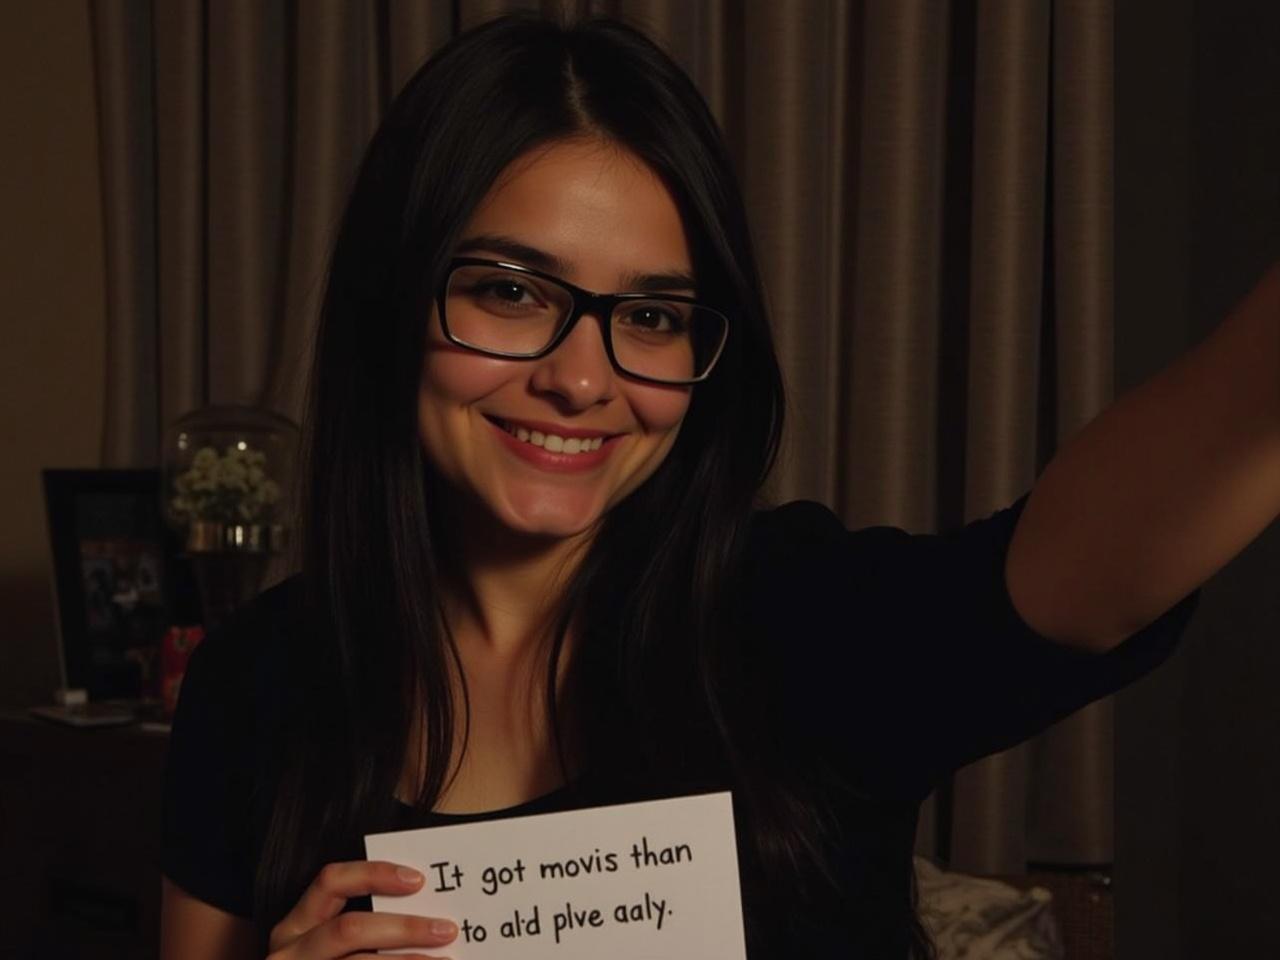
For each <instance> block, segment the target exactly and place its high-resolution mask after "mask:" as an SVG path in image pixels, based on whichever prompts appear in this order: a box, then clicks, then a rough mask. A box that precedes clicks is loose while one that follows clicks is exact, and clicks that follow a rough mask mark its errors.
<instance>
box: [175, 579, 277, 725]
mask: <svg viewBox="0 0 1280 960" xmlns="http://www.w3.org/2000/svg"><path fill="white" fill-rule="evenodd" d="M299 598H300V581H299V578H298V577H297V576H292V577H289V578H287V579H285V580H283V581H281V582H280V583H277V584H276V585H274V586H272V587H270V588H268V589H267V590H264V591H263V592H262V593H260V594H258V596H256V597H254V598H253V599H252V600H250V601H249V602H248V603H246V604H245V605H244V606H242V607H240V608H239V609H238V610H236V611H235V612H234V613H232V614H231V615H230V616H228V617H227V619H226V620H224V621H223V622H222V623H220V624H218V625H217V626H216V627H214V628H213V629H211V630H210V631H209V634H208V636H206V637H205V639H204V640H203V641H202V642H201V643H200V645H199V646H198V647H196V650H195V652H194V653H193V654H192V656H191V661H190V663H189V664H188V667H187V673H186V677H185V678H184V679H183V684H182V686H183V691H182V692H183V695H184V697H187V698H188V699H189V698H192V697H197V696H198V697H199V698H200V699H205V698H206V697H209V698H216V699H218V700H220V701H222V702H223V704H224V706H231V705H233V704H234V705H237V706H242V707H247V706H250V705H251V704H256V703H258V702H261V700H262V698H263V697H264V696H265V697H266V698H267V699H268V700H270V699H271V691H272V690H273V689H278V688H279V686H280V684H281V683H282V682H283V678H284V677H285V676H286V675H287V673H288V664H289V646H290V639H291V637H292V633H293V630H292V624H293V623H294V621H295V620H296V616H297V610H298V604H299ZM189 687H190V688H192V689H190V691H189V690H188V688H189ZM188 694H189V696H188Z"/></svg>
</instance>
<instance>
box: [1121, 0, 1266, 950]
mask: <svg viewBox="0 0 1280 960" xmlns="http://www.w3.org/2000/svg"><path fill="white" fill-rule="evenodd" d="M1116 8H1117V9H1116V33H1117V40H1116V69H1117V77H1116V86H1117V91H1116V93H1117V101H1116V177H1117V210H1116V240H1117V251H1116V278H1117V294H1116V312H1117V316H1116V389H1117V391H1122V390H1124V389H1127V388H1128V387H1130V386H1132V385H1134V384H1136V383H1138V382H1141V380H1143V379H1145V378H1146V377H1148V376H1150V375H1151V374H1152V373H1154V372H1155V371H1156V370H1158V369H1160V368H1161V367H1162V366H1164V365H1165V364H1166V363H1168V362H1169V360H1171V359H1172V358H1173V357H1174V356H1176V355H1177V354H1178V353H1180V352H1181V351H1183V350H1185V349H1187V348H1188V347H1190V346H1191V345H1193V344H1195V343H1196V342H1198V341H1199V340H1201V339H1202V338H1203V337H1204V336H1205V335H1206V334H1207V333H1208V332H1209V331H1210V330H1211V329H1212V328H1213V327H1214V326H1215V325H1216V324H1217V323H1218V322H1219V321H1220V319H1221V317H1222V316H1223V314H1224V313H1225V312H1226V311H1227V310H1228V309H1230V307H1231V305H1232V304H1233V303H1235V302H1236V301H1237V300H1238V299H1239V298H1240V297H1241V296H1242V295H1243V294H1244V293H1245V292H1246V291H1247V289H1248V288H1249V286H1250V285H1251V283H1252V282H1253V281H1254V280H1255V279H1256V277H1257V276H1258V275H1259V274H1260V273H1261V272H1262V270H1263V269H1264V267H1265V266H1266V264H1268V263H1269V262H1271V261H1272V260H1274V259H1276V258H1277V257H1280V4H1274V3H1246V2H1240V0H1232V2H1213V3H1209V2H1192V0H1164V2H1162V3H1161V4H1159V5H1155V4H1141V5H1139V4H1124V3H1118V4H1116ZM1153 10H1155V11H1156V12H1155V13H1153ZM1276 363H1277V366H1278V367H1280V358H1276ZM1278 677H1280V524H1276V525H1273V526H1272V527H1271V528H1270V529H1268V530H1267V531H1266V532H1265V533H1264V534H1263V535H1262V536H1261V537H1260V538H1259V539H1258V540H1256V541H1255V542H1254V543H1253V544H1251V545H1250V546H1249V547H1248V548H1246V549H1245V551H1244V552H1243V553H1242V554H1241V555H1240V556H1238V557H1237V558H1236V559H1235V560H1233V561H1232V562H1231V563H1230V564H1228V565H1227V567H1225V568H1224V569H1223V570H1222V571H1220V572H1219V574H1218V575H1216V576H1215V577H1214V578H1213V579H1212V580H1210V582H1209V583H1208V584H1206V586H1205V590H1204V594H1203V600H1202V603H1201V609H1200V612H1199V613H1198V614H1197V616H1196V619H1195V621H1194V622H1193V624H1192V626H1191V629H1190V630H1189V631H1188V635H1187V637H1186V640H1185V642H1184V644H1183V645H1182V649H1181V650H1180V651H1179V652H1178V653H1177V654H1176V655H1175V657H1174V658H1173V660H1172V661H1171V662H1170V663H1168V664H1167V665H1166V666H1164V667H1163V668H1161V669H1160V670H1159V671H1157V672H1156V673H1155V674H1153V675H1152V676H1150V677H1148V678H1147V679H1146V680H1144V681H1143V682H1141V683H1139V684H1137V685H1136V686H1134V687H1132V688H1130V689H1129V690H1127V691H1125V692H1124V693H1123V694H1121V696H1120V697H1119V698H1118V702H1117V713H1116V717H1117V720H1116V723H1117V743H1116V763H1117V770H1116V792H1117V808H1116V833H1117V836H1116V947H1117V951H1116V955H1117V956H1118V957H1121V958H1124V960H1146V958H1152V960H1154V958H1160V960H1184V958H1185V960H1196V958H1201V957H1213V956H1260V955H1265V954H1266V952H1267V950H1268V949H1273V948H1274V947H1275V944H1276V943H1277V942H1280V933H1278V932H1277V929H1276V925H1275V923H1274V921H1271V920H1269V919H1268V918H1269V917H1270V916H1272V915H1274V905H1273V904H1272V903H1271V902H1270V901H1271V900H1272V899H1273V897H1272V894H1271V891H1272V889H1273V886H1274V871H1275V867H1276V864H1277V863H1278V862H1280V816H1277V813H1276V811H1277V810H1280V748H1278V747H1277V744H1278V743H1280V738H1278V735H1280V698H1277V696H1276V687H1277V679H1276V678H1278Z"/></svg>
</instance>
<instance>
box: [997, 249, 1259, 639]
mask: <svg viewBox="0 0 1280 960" xmlns="http://www.w3.org/2000/svg"><path fill="white" fill-rule="evenodd" d="M1277 515H1280V263H1277V264H1276V265H1275V266H1273V267H1272V268H1271V270H1270V271H1269V272H1268V273H1267V274H1266V275H1264V276H1263V278H1262V279H1261V280H1260V281H1259V282H1258V284H1257V285H1256V286H1255V287H1254V289H1253V290H1252V291H1251V292H1250V293H1249V295H1248V296H1246V297H1245V298H1244V299H1243V300H1242V301H1241V302H1240V303H1239V304H1238V305H1237V306H1236V307H1235V309H1234V310H1232V311H1231V313H1230V314H1229V315H1228V316H1227V318H1226V319H1225V320H1224V321H1222V323H1220V324H1219V325H1218V327H1217V328H1216V329H1215V330H1214V331H1213V333H1212V334H1210V335H1209V336H1208V337H1207V338H1206V339H1205V340H1204V341H1203V342H1202V343H1200V344H1199V345H1197V346H1196V347H1195V348H1194V349H1192V350H1190V351H1188V352H1187V353H1186V354H1185V355H1183V356H1182V357H1180V358H1179V359H1178V360H1177V361H1175V362H1174V363H1173V364H1171V365H1170V366H1169V367H1168V368H1167V369H1165V370H1164V371H1162V372H1161V373H1159V374H1157V375H1156V376H1155V377H1152V378H1151V379H1150V380H1148V381H1147V382H1146V383H1143V384H1141V385H1140V386H1138V387H1137V388H1135V389H1134V390H1132V391H1130V392H1128V393H1126V394H1125V395H1124V396H1122V397H1120V398H1119V399H1118V400H1117V401H1116V402H1115V403H1114V404H1112V406H1110V407H1109V408H1108V409H1106V410H1104V411H1103V412H1102V413H1101V414H1100V415H1099V416H1098V417H1096V418H1095V419H1094V420H1093V421H1092V422H1090V423H1089V424H1088V425H1087V426H1086V427H1085V428H1084V429H1083V430H1081V431H1080V432H1079V433H1078V434H1076V435H1075V436H1074V437H1072V438H1071V440H1070V441H1069V442H1068V443H1067V444H1066V445H1065V446H1064V447H1063V449H1062V450H1061V451H1060V452H1059V453H1058V455H1057V456H1056V457H1054V458H1053V460H1052V461H1051V462H1050V463H1049V465H1048V466H1047V467H1046V468H1045V470H1044V473H1043V475H1042V476H1041V477H1040V479H1039V480H1037V481H1036V484H1035V487H1034V488H1033V489H1032V491H1031V495H1030V497H1029V499H1028V500H1027V503H1026V508H1025V509H1024V511H1023V513H1022V516H1021V517H1020V518H1019V522H1018V526H1017V528H1016V529H1015V531H1014V536H1013V540H1012V542H1011V543H1010V545H1009V555H1008V562H1007V567H1006V571H1005V576H1006V582H1007V583H1008V586H1009V595H1010V597H1011V598H1012V599H1013V601H1014V605H1015V606H1016V607H1017V609H1018V611H1019V612H1020V613H1021V614H1022V616H1023V618H1024V619H1025V620H1026V621H1027V622H1028V623H1029V624H1031V625H1032V626H1033V627H1035V628H1036V629H1037V630H1038V631H1039V632H1040V633H1041V634H1043V635H1044V636H1047V637H1051V638H1053V639H1055V640H1059V641H1061V642H1064V643H1069V644H1072V645H1075V646H1081V647H1085V648H1089V649H1096V650H1107V649H1110V648H1111V647H1113V646H1114V645H1115V644H1117V643H1119V642H1120V641H1121V640H1122V639H1124V638H1125V637H1126V636H1128V635H1129V634H1131V633H1133V632H1135V631H1136V630H1138V629H1140V628H1141V627H1143V626H1145V625H1146V624H1148V623H1150V622H1151V621H1153V620H1154V619H1155V618H1156V617H1157V616H1159V615H1160V614H1161V613H1162V612H1163V611H1164V610H1167V609H1168V608H1169V607H1171V606H1172V605H1173V604H1174V603H1175V602H1176V601H1177V600H1178V599H1179V598H1181V597H1183V596H1185V595H1186V594H1188V593H1190V592H1191V591H1192V590H1194V589H1195V588H1196V587H1198V586H1200V585H1201V584H1203V583H1204V582H1205V581H1206V580H1208V579H1209V578H1210V577H1211V576H1213V574H1214V573H1216V572H1217V571H1218V570H1219V569H1220V568H1221V567H1223V566H1224V565H1225V564H1226V563H1227V562H1228V561H1229V560H1231V559H1232V558H1233V557H1234V556H1235V555H1236V554H1237V553H1239V552H1240V551H1241V550H1243V549H1244V548H1245V547H1246V546H1247V545H1248V544H1249V543H1250V542H1251V541H1252V540H1254V539H1255V538H1256V537H1257V536H1258V535H1259V534H1260V533H1261V532H1262V531H1263V530H1264V529H1265V528H1266V527H1267V526H1268V525H1269V524H1271V523H1272V522H1273V521H1274V520H1275V519H1276V517H1277Z"/></svg>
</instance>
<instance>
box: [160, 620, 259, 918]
mask: <svg viewBox="0 0 1280 960" xmlns="http://www.w3.org/2000/svg"><path fill="white" fill-rule="evenodd" d="M237 646H238V644H237V642H236V638H235V637H234V636H233V635H231V634H228V633H226V632H225V631H224V632H215V633H212V634H211V635H210V636H209V637H208V639H206V640H205V641H204V642H203V643H202V644H201V645H200V646H199V647H197V648H196V651H195V653H194V654H192V657H191V661H190V663H189V664H188V667H187V672H186V676H185V677H184V678H183V682H182V689H181V692H180V694H179V698H178V708H177V712H176V714H175V716H174V720H173V729H172V733H171V734H170V740H169V751H168V756H167V758H166V761H165V773H164V805H163V830H162V847H161V864H160V865H161V870H162V871H163V872H164V874H165V876H167V877H168V878H169V879H170V880H172V881H173V882H174V883H175V884H177V885H178V886H179V887H181V888H182V889H183V890H185V891H186V892H187V893H189V894H191V895H192V896H194V897H196V898H197V899H199V900H203V901H204V902H205V903H208V904H211V905H213V906H215V907H218V908H219V909H221V910H225V911H227V912H228V913H234V914H238V915H239V916H242V917H250V916H252V914H253V874H254V864H253V856H252V848H253V844H252V841H251V811H250V806H251V804H250V797H251V790H252V776H251V773H250V771H251V770H252V765H253V762H252V761H253V748H252V738H251V730H252V723H253V704H252V698H251V696H250V688H249V686H248V685H247V684H246V683H245V680H244V674H245V672H246V671H245V664H244V663H243V662H242V658H240V657H238V656H237V651H236V648H237Z"/></svg>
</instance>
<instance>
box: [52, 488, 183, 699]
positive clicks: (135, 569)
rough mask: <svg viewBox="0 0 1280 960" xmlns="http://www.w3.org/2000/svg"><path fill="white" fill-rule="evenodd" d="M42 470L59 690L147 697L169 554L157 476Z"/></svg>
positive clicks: (153, 680)
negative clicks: (56, 641)
mask: <svg viewBox="0 0 1280 960" xmlns="http://www.w3.org/2000/svg"><path fill="white" fill-rule="evenodd" d="M41 473H42V482H43V488H44V497H45V510H46V516H47V519H48V525H49V544H50V550H51V554H52V560H53V585H54V594H55V604H54V606H55V610H56V613H57V627H58V641H59V642H58V653H59V664H60V667H61V671H62V679H63V685H64V687H67V688H73V689H74V688H80V689H84V690H86V691H87V692H88V696H89V699H90V700H91V701H103V700H128V701H151V700H154V699H155V698H156V696H157V694H158V685H159V655H160V646H161V640H162V637H163V634H164V630H165V628H166V626H167V622H168V610H169V603H168V599H169V597H168V590H167V588H168V586H169V583H168V581H169V580H170V576H169V573H170V571H171V569H172V559H173V557H174V556H175V547H176V543H175V538H174V536H173V535H172V534H171V533H169V531H168V529H167V527H166V525H165V522H164V517H163V514H162V512H161V504H160V471H159V470H158V469H142V470H52V469H49V470H43V471H42V472H41Z"/></svg>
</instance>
